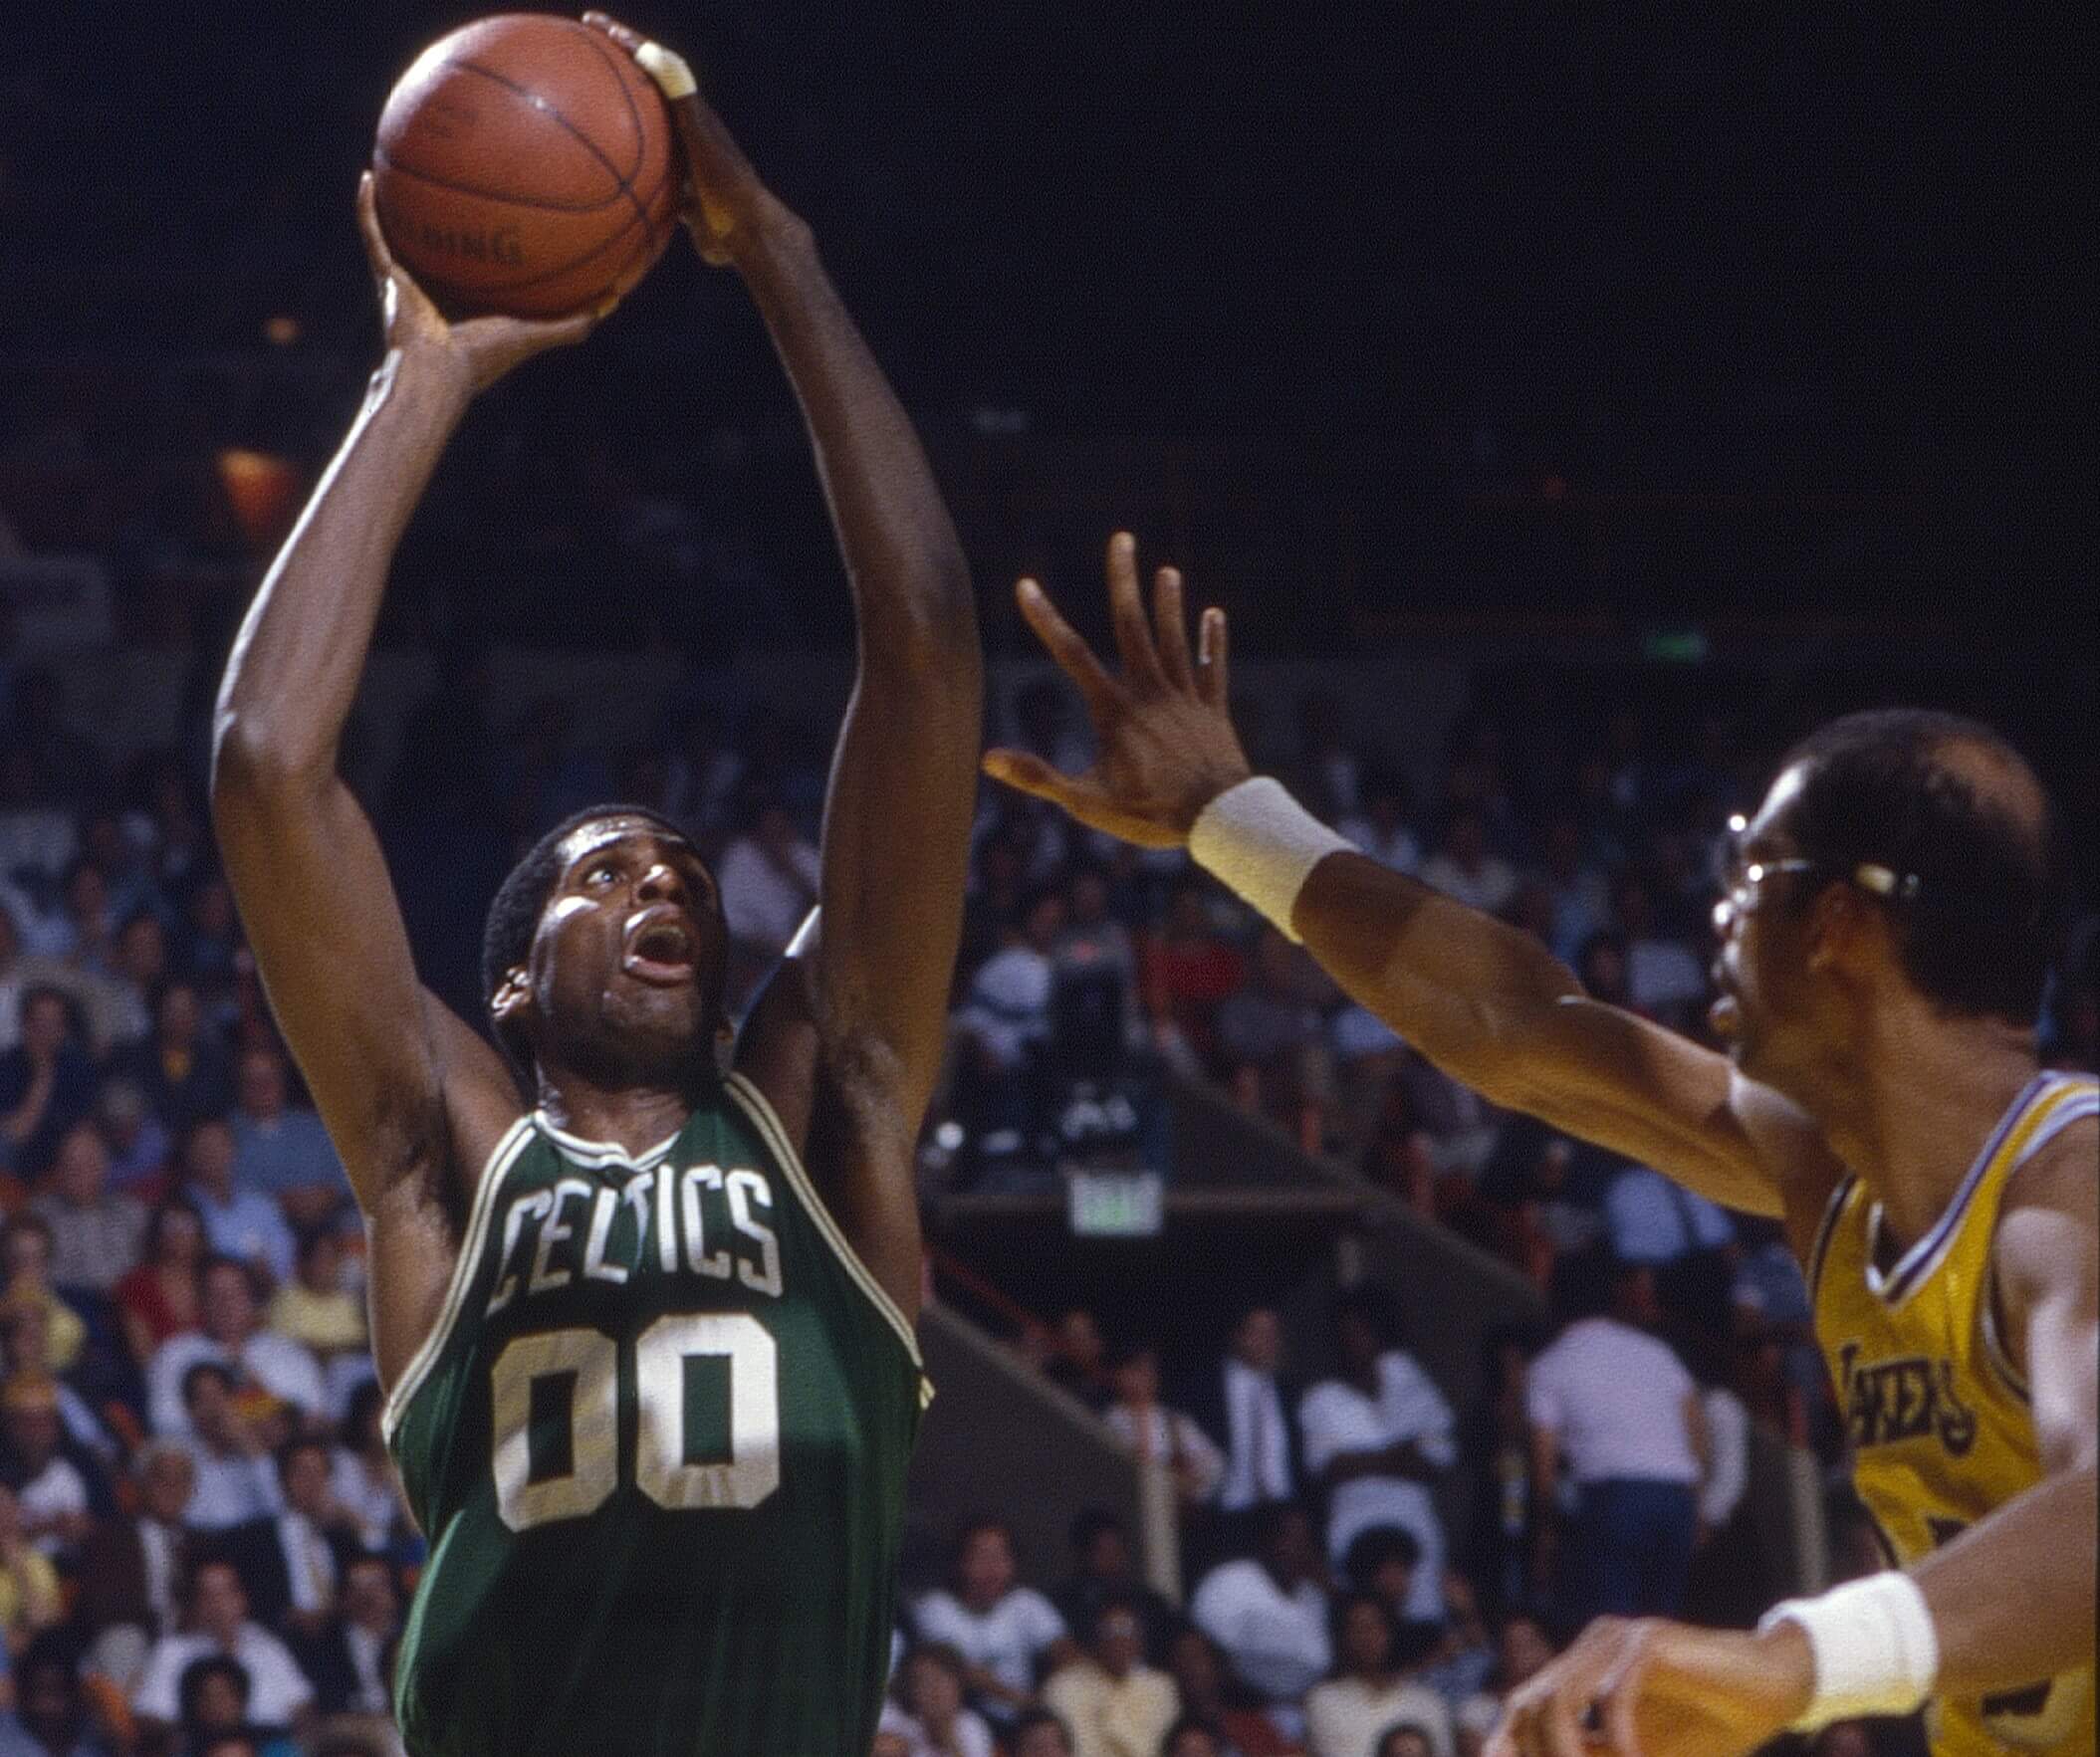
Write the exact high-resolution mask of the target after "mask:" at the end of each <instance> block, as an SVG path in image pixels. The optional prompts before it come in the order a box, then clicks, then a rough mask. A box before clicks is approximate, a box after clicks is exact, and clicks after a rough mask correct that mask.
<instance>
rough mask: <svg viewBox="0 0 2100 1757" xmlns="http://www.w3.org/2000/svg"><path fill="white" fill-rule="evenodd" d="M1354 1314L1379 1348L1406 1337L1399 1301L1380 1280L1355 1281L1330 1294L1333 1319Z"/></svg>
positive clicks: (1400, 1343) (1405, 1324) (1404, 1340)
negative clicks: (1368, 1330) (1366, 1328)
mask: <svg viewBox="0 0 2100 1757" xmlns="http://www.w3.org/2000/svg"><path fill="white" fill-rule="evenodd" d="M1344 1318H1355V1319H1357V1320H1359V1321H1360V1322H1361V1323H1363V1324H1364V1325H1366V1326H1367V1327H1368V1328H1369V1329H1370V1332H1371V1334H1372V1335H1373V1336H1375V1337H1377V1338H1378V1346H1379V1347H1381V1348H1399V1347H1400V1346H1401V1345H1402V1344H1403V1343H1405V1342H1406V1341H1407V1320H1406V1318H1405V1317H1404V1316H1403V1314H1402V1313H1401V1310H1400V1301H1399V1300H1398V1299H1397V1298H1396V1297H1395V1296H1394V1294H1393V1290H1392V1289H1391V1288H1390V1287H1388V1286H1386V1284H1385V1283H1384V1282H1383V1281H1359V1282H1357V1283H1356V1284H1355V1285H1354V1286H1352V1287H1344V1288H1343V1289H1342V1290H1341V1292H1339V1293H1338V1294H1336V1295H1335V1296H1334V1321H1335V1323H1336V1324H1337V1325H1339V1324H1340V1323H1341V1321H1342V1320H1343V1319H1344Z"/></svg>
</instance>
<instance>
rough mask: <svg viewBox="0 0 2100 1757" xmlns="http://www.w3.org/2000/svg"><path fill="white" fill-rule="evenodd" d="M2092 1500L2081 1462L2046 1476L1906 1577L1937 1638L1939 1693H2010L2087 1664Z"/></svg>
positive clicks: (2099, 1484)
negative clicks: (1930, 1617)
mask: <svg viewBox="0 0 2100 1757" xmlns="http://www.w3.org/2000/svg"><path fill="white" fill-rule="evenodd" d="M2096 1492H2100V1480H2096V1477H2095V1474H2094V1467H2093V1466H2092V1465H2091V1464H2086V1465H2083V1466H2081V1467H2080V1468H2078V1469H2075V1470H2066V1471H2064V1472H2062V1473H2061V1474H2059V1475H2056V1476H2051V1477H2048V1478H2047V1479H2045V1480H2044V1481H2041V1482H2038V1483H2036V1484H2035V1485H2034V1486H2033V1487H2032V1488H2030V1489H2028V1490H2027V1492H2026V1493H2025V1494H2023V1495H2020V1496H2019V1497H2018V1498H2017V1499H2015V1500H2011V1501H2008V1502H2006V1503H2005V1505H2004V1506H2002V1507H1999V1508H1998V1509H1997V1510H1996V1511H1995V1512H1993V1513H1992V1514H1990V1515H1989V1517H1988V1518H1985V1519H1983V1520H1980V1521H1979V1522H1978V1523H1977V1524H1976V1525H1975V1526H1974V1527H1973V1528H1972V1529H1970V1530H1969V1531H1967V1532H1965V1533H1963V1534H1962V1536H1960V1537H1959V1538H1957V1539H1955V1541H1954V1542H1953V1543H1951V1544H1949V1545H1948V1546H1947V1548H1945V1549H1944V1550H1936V1551H1934V1552H1933V1554H1932V1555H1930V1556H1928V1557H1927V1558H1926V1559H1925V1560H1924V1561H1922V1562H1920V1563H1919V1564H1918V1565H1917V1567H1916V1568H1914V1569H1913V1570H1912V1571H1911V1572H1912V1574H1913V1575H1914V1577H1915V1578H1916V1580H1917V1582H1918V1586H1919V1589H1920V1590H1921V1591H1922V1592H1923V1593H1924V1594H1925V1602H1926V1604H1927V1605H1928V1606H1929V1607H1930V1608H1931V1610H1932V1614H1933V1627H1934V1630H1935V1631H1936V1632H1937V1634H1938V1635H1939V1638H1940V1681H1939V1687H1940V1689H1941V1690H1942V1691H1944V1692H1946V1693H1948V1694H1951V1695H1975V1694H1980V1693H1987V1692H1991V1691H2001V1690H2016V1689H2018V1688H2020V1687H2021V1686H2023V1685H2026V1684H2033V1683H2039V1682H2041V1680H2042V1679H2044V1678H2046V1677H2052V1676H2054V1675H2055V1674H2056V1673H2057V1672H2059V1671H2067V1670H2070V1669H2072V1668H2073V1667H2075V1666H2078V1665H2085V1664H2090V1663H2091V1662H2092V1657H2093V1636H2094V1622H2093V1593H2094V1585H2095V1578H2094V1577H2095V1566H2094V1551H2095V1544H2096V1539H2100V1515H2096V1511H2095V1498H2094V1497H2095V1494H2096ZM2010 1583H2017V1590H2016V1591H2009V1590H2007V1588H2008V1585H2009V1584H2010Z"/></svg>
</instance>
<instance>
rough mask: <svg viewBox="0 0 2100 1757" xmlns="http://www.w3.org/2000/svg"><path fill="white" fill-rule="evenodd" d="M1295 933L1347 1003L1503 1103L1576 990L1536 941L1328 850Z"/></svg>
mask: <svg viewBox="0 0 2100 1757" xmlns="http://www.w3.org/2000/svg"><path fill="white" fill-rule="evenodd" d="M1291 925H1292V926H1293V927H1294V928H1295V929H1296V930H1297V932H1298V933H1299V934H1300V935H1301V936H1303V939H1304V942H1305V946H1306V949H1307V950H1308V951H1310V952H1311V953H1312V955H1313V956H1314V957H1315V958H1317V959H1318V960H1319V963H1320V967H1321V968H1322V969H1323V970H1325V971H1326V972H1327V974H1328V975H1329V976H1331V977H1333V978H1334V980H1335V981H1336V982H1337V983H1339V984H1340V985H1341V986H1342V988H1344V989H1345V990H1347V992H1348V993H1349V995H1350V997H1351V998H1352V999H1354V1000H1356V1001H1357V1002H1358V1003H1359V1004H1361V1005H1363V1006H1365V1007H1367V1008H1369V1009H1370V1010H1371V1011H1372V1012H1375V1013H1376V1014H1377V1015H1378V1016H1379V1017H1380V1018H1382V1019H1384V1020H1385V1022H1386V1023H1387V1024H1389V1025H1391V1026H1392V1028H1393V1029H1394V1030H1395V1031H1397V1032H1399V1034H1400V1035H1401V1036H1402V1037H1403V1038H1405V1039H1406V1040H1407V1041H1408V1042H1409V1043H1411V1044H1412V1045H1414V1047H1415V1048H1416V1049H1418V1050H1420V1051H1421V1053H1422V1054H1424V1055H1426V1056H1427V1057H1429V1059H1430V1060H1431V1061H1433V1062H1435V1063H1436V1064H1437V1065H1438V1066H1439V1067H1441V1068H1442V1069H1444V1071H1445V1072H1447V1073H1449V1074H1451V1075H1452V1076H1453V1077H1455V1078H1457V1079H1459V1080H1463V1081H1464V1082H1465V1083H1466V1084H1467V1085H1469V1086H1472V1087H1474V1088H1475V1089H1476V1090H1478V1091H1480V1092H1482V1093H1484V1094H1486V1095H1487V1096H1488V1097H1489V1098H1491V1099H1494V1100H1496V1101H1497V1102H1500V1103H1504V1104H1515V1103H1516V1102H1517V1092H1516V1091H1515V1090H1513V1088H1512V1083H1511V1082H1512V1076H1513V1074H1514V1073H1515V1072H1516V1071H1517V1069H1518V1068H1519V1066H1520V1063H1521V1060H1522V1053H1523V1050H1524V1047H1525V1044H1526V1043H1527V1041H1528V1040H1529V1039H1530V1038H1531V1037H1532V1036H1534V1035H1535V1034H1536V1031H1537V1029H1538V1027H1539V1026H1540V1025H1541V1023H1542V1022H1544V1021H1548V1020H1550V1019H1551V1017H1552V1014H1553V1010H1554V1009H1555V1008H1556V1007H1557V1005H1558V1003H1559V1002H1560V1000H1561V999H1562V997H1563V996H1567V995H1573V994H1579V993H1580V992H1581V988H1580V986H1579V985H1578V984H1577V983H1576V981H1575V978H1574V975H1573V973H1572V972H1570V971H1569V970H1568V969H1567V967H1566V966H1565V965H1563V964H1562V963H1561V962H1560V961H1559V960H1558V959H1556V958H1555V957H1553V955H1552V954H1551V953H1550V952H1548V951H1547V950H1546V949H1545V948H1544V947H1543V946H1541V945H1539V944H1538V942H1537V941H1535V940H1533V939H1532V938H1531V937H1530V936H1529V935H1527V934H1523V933H1520V932H1518V931H1517V929H1515V928H1512V927H1509V926H1507V925H1506V924H1504V923H1503V922H1499V921H1497V920H1496V919H1495V918H1494V917H1493V916H1489V915H1485V914H1483V913H1482V912H1481V911H1479V910H1477V909H1471V908H1468V907H1467V906H1466V905H1465V904H1463V903H1458V902H1455V901H1454V900H1453V899H1451V898H1449V897H1446V896H1444V895H1442V894H1441V893H1439V892H1437V891H1434V890H1432V889H1431V888H1430V887H1429V886H1427V885H1425V884H1423V883H1421V881H1419V880H1417V879H1412V878H1409V877H1408V876H1407V875H1406V874H1405V873H1399V872H1394V871H1392V870H1390V869H1389V868H1387V867H1384V866H1381V865H1379V864H1378V863H1377V862H1376V861H1373V860H1367V859H1365V858H1364V857H1363V856H1362V855H1359V854H1347V853H1341V854H1332V855H1329V856H1328V857H1327V858H1326V859H1324V860H1322V861H1321V862H1320V863H1319V865H1318V866H1316V867H1314V868H1313V870H1312V873H1311V875H1310V876H1309V877H1308V878H1307V879H1306V881H1305V886H1304V889H1303V890H1302V891H1300V892H1299V894H1298V898H1297V906H1296V908H1295V910H1294V911H1293V913H1292V918H1291Z"/></svg>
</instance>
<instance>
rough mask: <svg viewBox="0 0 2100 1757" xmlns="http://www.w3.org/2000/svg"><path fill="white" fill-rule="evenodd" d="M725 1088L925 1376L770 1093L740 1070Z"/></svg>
mask: <svg viewBox="0 0 2100 1757" xmlns="http://www.w3.org/2000/svg"><path fill="white" fill-rule="evenodd" d="M722 1089H723V1090H724V1091H725V1092H727V1093H728V1094H729V1095H730V1097H732V1098H734V1099H735V1100H736V1101H737V1103H738V1104H739V1105H740V1106H741V1107H742V1109H743V1111H744V1114H745V1115H746V1116H747V1117H749V1118H750V1119H751V1123H752V1126H753V1127H754V1128H755V1129H757V1130H758V1132H759V1135H760V1138H761V1139H763V1140H764V1141H765V1143H766V1145H767V1146H768V1147H770V1148H771V1149H772V1150H773V1156H774V1158H776V1159H777V1160H779V1161H780V1163H781V1170H782V1171H784V1172H785V1173H787V1175H788V1183H789V1186H790V1187H791V1188H792V1189H793V1190H794V1191H795V1194H796V1195H797V1197H799V1198H800V1199H801V1201H802V1205H803V1207H804V1208H808V1209H809V1210H810V1217H811V1218H812V1219H813V1220H815V1221H816V1222H817V1231H818V1232H820V1233H821V1234H822V1235H823V1238H824V1241H825V1242H826V1243H827V1244H829V1245H830V1247H831V1251H832V1254H833V1255H835V1256H836V1257H837V1258H838V1260H839V1261H840V1262H841V1263H843V1264H844V1265H845V1270H846V1273H847V1274H848V1275H850V1276H851V1277H852V1278H853V1280H854V1281H855V1282H856V1283H857V1284H858V1286H859V1288H860V1291H861V1292H862V1293H864V1294H866V1295H867V1297H868V1299H869V1301H870V1302H871V1303H872V1304H873V1305H874V1308H875V1310H876V1311H878V1312H880V1313H881V1314H882V1316H883V1317H884V1318H885V1319H887V1320H888V1322H889V1326H890V1328H891V1329H893V1330H894V1331H896V1333H897V1340H898V1341H899V1342H901V1343H903V1344H904V1347H905V1350H906V1352H907V1353H909V1354H910V1356H911V1364H912V1365H913V1366H914V1367H916V1368H918V1369H919V1373H920V1375H921V1377H922V1378H923V1377H924V1375H925V1371H926V1363H925V1362H924V1361H923V1360H922V1359H921V1358H920V1355H919V1339H918V1336H917V1335H916V1334H915V1333H914V1331H913V1330H912V1327H911V1325H910V1324H909V1323H908V1322H907V1321H906V1320H905V1317H904V1314H903V1313H902V1312H901V1311H899V1310H898V1309H897V1302H896V1301H895V1300H893V1299H891V1298H890V1296H889V1295H888V1294H887V1293H885V1292H883V1290H882V1284H881V1283H880V1282H879V1281H877V1280H876V1279H875V1277H874V1276H873V1274H871V1273H870V1272H869V1270H868V1266H867V1264H865V1263H864V1262H862V1261H861V1260H860V1255H859V1253H858V1252H857V1251H855V1250H854V1249H853V1247H852V1245H851V1244H849V1243H847V1241H846V1236H845V1234H844V1233H843V1232H841V1231H840V1230H839V1229H838V1222H837V1221H836V1220H834V1219H833V1218H832V1217H831V1210H830V1209H829V1208H825V1207H824V1205H823V1198H822V1197H820V1196H818V1195H817V1186H816V1185H815V1184H813V1183H811V1182H810V1174H809V1173H808V1172H807V1171H805V1170H804V1169H803V1162H802V1155H801V1154H799V1153H797V1152H796V1151H795V1147H794V1144H793V1143H792V1142H790V1141H789V1139H788V1131H787V1130H786V1129H784V1128H782V1127H781V1120H780V1118H779V1117H778V1116H776V1115H775V1114H774V1111H773V1106H772V1104H771V1103H769V1102H768V1101H767V1098H766V1094H765V1093H763V1092H761V1091H760V1090H759V1089H758V1088H757V1087H756V1086H754V1085H753V1084H752V1083H751V1082H750V1081H749V1080H747V1079H746V1078H745V1077H744V1076H743V1075H742V1074H736V1073H733V1074H730V1075H728V1076H727V1077H725V1078H724V1080H723V1081H722Z"/></svg>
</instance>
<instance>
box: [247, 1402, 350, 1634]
mask: <svg viewBox="0 0 2100 1757" xmlns="http://www.w3.org/2000/svg"><path fill="white" fill-rule="evenodd" d="M277 1478H278V1499H279V1511H277V1512H276V1513H274V1514H271V1515H269V1516H267V1517H265V1518H262V1519H257V1520H253V1521H251V1522H250V1523H249V1524H248V1525H247V1526H246V1527H244V1528H241V1529H239V1530H236V1531H232V1532H229V1533H227V1534H226V1537H225V1539H224V1541H223V1542H222V1543H221V1545H220V1549H221V1552H222V1553H223V1554H225V1555H227V1556H230V1557H231V1558H233V1560H234V1563H235V1565H236V1566H237V1567H239V1568H240V1569H241V1576H242V1585H243V1587H244V1588H245V1589H246V1591H247V1594H248V1602H249V1604H250V1606H251V1607H252V1608H253V1609H254V1611H255V1613H256V1615H257V1616H258V1617H260V1618H261V1619H262V1621H263V1622H264V1623H265V1624H266V1625H268V1626H270V1627H273V1628H276V1629H280V1630H282V1631H283V1632H284V1633H285V1634H286V1635H288V1636H290V1637H291V1638H292V1639H293V1640H295V1641H307V1642H311V1641H315V1640H318V1639H319V1637H320V1636H321V1634H322V1632H323V1630H324V1629H325V1628H326V1627H327V1625H328V1623H329V1621H330V1619H331V1618H333V1617H334V1615H335V1612H336V1606H337V1600H338V1594H339V1591H340V1588H341V1585H342V1577H343V1570H344V1564H345V1562H346V1561H347V1560H348V1559H349V1557H350V1555H351V1554H353V1553H354V1551H355V1548H356V1543H355V1538H354V1536H353V1535H352V1533H351V1530H350V1516H349V1514H348V1513H347V1512H346V1510H345V1509H344V1508H343V1507H341V1506H339V1505H338V1504H337V1503H336V1500H335V1498H334V1496H333V1495H332V1494H331V1493H330V1487H329V1448H328V1445H327V1442H326V1441H324V1440H320V1439H314V1438H306V1439H294V1440H289V1441H287V1442H286V1443H285V1444H284V1445H283V1446H281V1447H280V1448H279V1449H278V1454H277Z"/></svg>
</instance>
